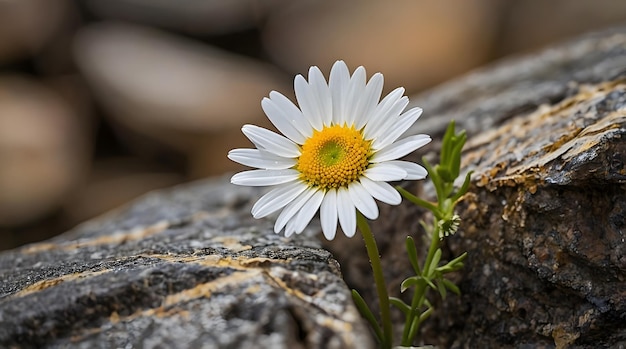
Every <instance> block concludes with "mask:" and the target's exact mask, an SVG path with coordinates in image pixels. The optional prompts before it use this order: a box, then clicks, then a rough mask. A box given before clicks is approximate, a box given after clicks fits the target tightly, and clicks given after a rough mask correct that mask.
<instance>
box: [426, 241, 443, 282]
mask: <svg viewBox="0 0 626 349" xmlns="http://www.w3.org/2000/svg"><path fill="white" fill-rule="evenodd" d="M440 260H441V249H440V248H438V249H437V250H436V251H435V254H434V255H433V259H432V261H431V262H430V264H429V268H428V273H427V274H426V276H427V277H432V276H433V274H434V273H435V270H436V269H437V265H438V264H439V261H440Z"/></svg>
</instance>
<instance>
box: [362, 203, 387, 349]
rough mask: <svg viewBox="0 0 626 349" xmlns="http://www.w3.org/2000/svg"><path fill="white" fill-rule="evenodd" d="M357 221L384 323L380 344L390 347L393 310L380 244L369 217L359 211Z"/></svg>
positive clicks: (384, 347) (385, 348)
mask: <svg viewBox="0 0 626 349" xmlns="http://www.w3.org/2000/svg"><path fill="white" fill-rule="evenodd" d="M356 222H357V226H358V227H359V230H360V231H361V235H363V240H364V241H365V248H366V249H367V255H368V256H369V258H370V263H371V264H372V271H373V272H374V282H375V283H376V292H377V293H378V304H379V306H380V319H381V322H382V325H383V338H382V343H380V345H381V348H383V349H390V348H391V344H392V343H391V342H392V332H391V311H390V305H389V295H388V294H387V285H386V284H385V278H384V276H383V268H382V266H381V263H380V254H379V252H378V246H376V239H374V234H372V231H371V229H370V226H369V224H368V223H367V219H366V218H365V217H363V215H362V214H361V212H359V211H357V213H356Z"/></svg>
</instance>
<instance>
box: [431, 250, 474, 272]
mask: <svg viewBox="0 0 626 349" xmlns="http://www.w3.org/2000/svg"><path fill="white" fill-rule="evenodd" d="M466 257H467V252H464V253H463V254H462V255H460V256H458V257H456V258H455V259H453V260H451V261H450V262H448V263H447V264H446V265H443V266H441V267H438V268H437V271H438V272H440V273H442V274H447V273H451V272H453V271H457V270H460V269H462V268H463V266H464V265H465V264H464V263H463V261H464V260H465V258H466Z"/></svg>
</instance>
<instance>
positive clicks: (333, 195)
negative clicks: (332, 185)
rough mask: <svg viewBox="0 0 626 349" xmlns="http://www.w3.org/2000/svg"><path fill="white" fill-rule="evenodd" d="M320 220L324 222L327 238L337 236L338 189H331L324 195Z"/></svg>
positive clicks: (323, 226)
mask: <svg viewBox="0 0 626 349" xmlns="http://www.w3.org/2000/svg"><path fill="white" fill-rule="evenodd" d="M320 220H321V223H322V232H323V233H324V236H325V237H326V239H327V240H329V241H330V240H332V239H334V238H335V233H336V232H337V190H336V189H330V190H328V191H327V192H326V195H325V196H324V201H322V206H321V208H320Z"/></svg>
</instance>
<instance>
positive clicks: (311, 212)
mask: <svg viewBox="0 0 626 349" xmlns="http://www.w3.org/2000/svg"><path fill="white" fill-rule="evenodd" d="M323 199H324V191H323V190H318V191H317V192H315V194H314V195H313V196H312V197H311V198H310V199H309V200H308V201H307V202H306V203H305V204H304V206H302V208H301V209H300V212H298V215H297V216H296V218H295V220H296V225H295V229H296V234H300V233H302V232H303V231H304V228H306V226H307V225H309V222H310V221H311V219H312V218H313V216H315V214H316V213H317V210H318V209H319V208H320V205H321V204H322V200H323Z"/></svg>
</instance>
